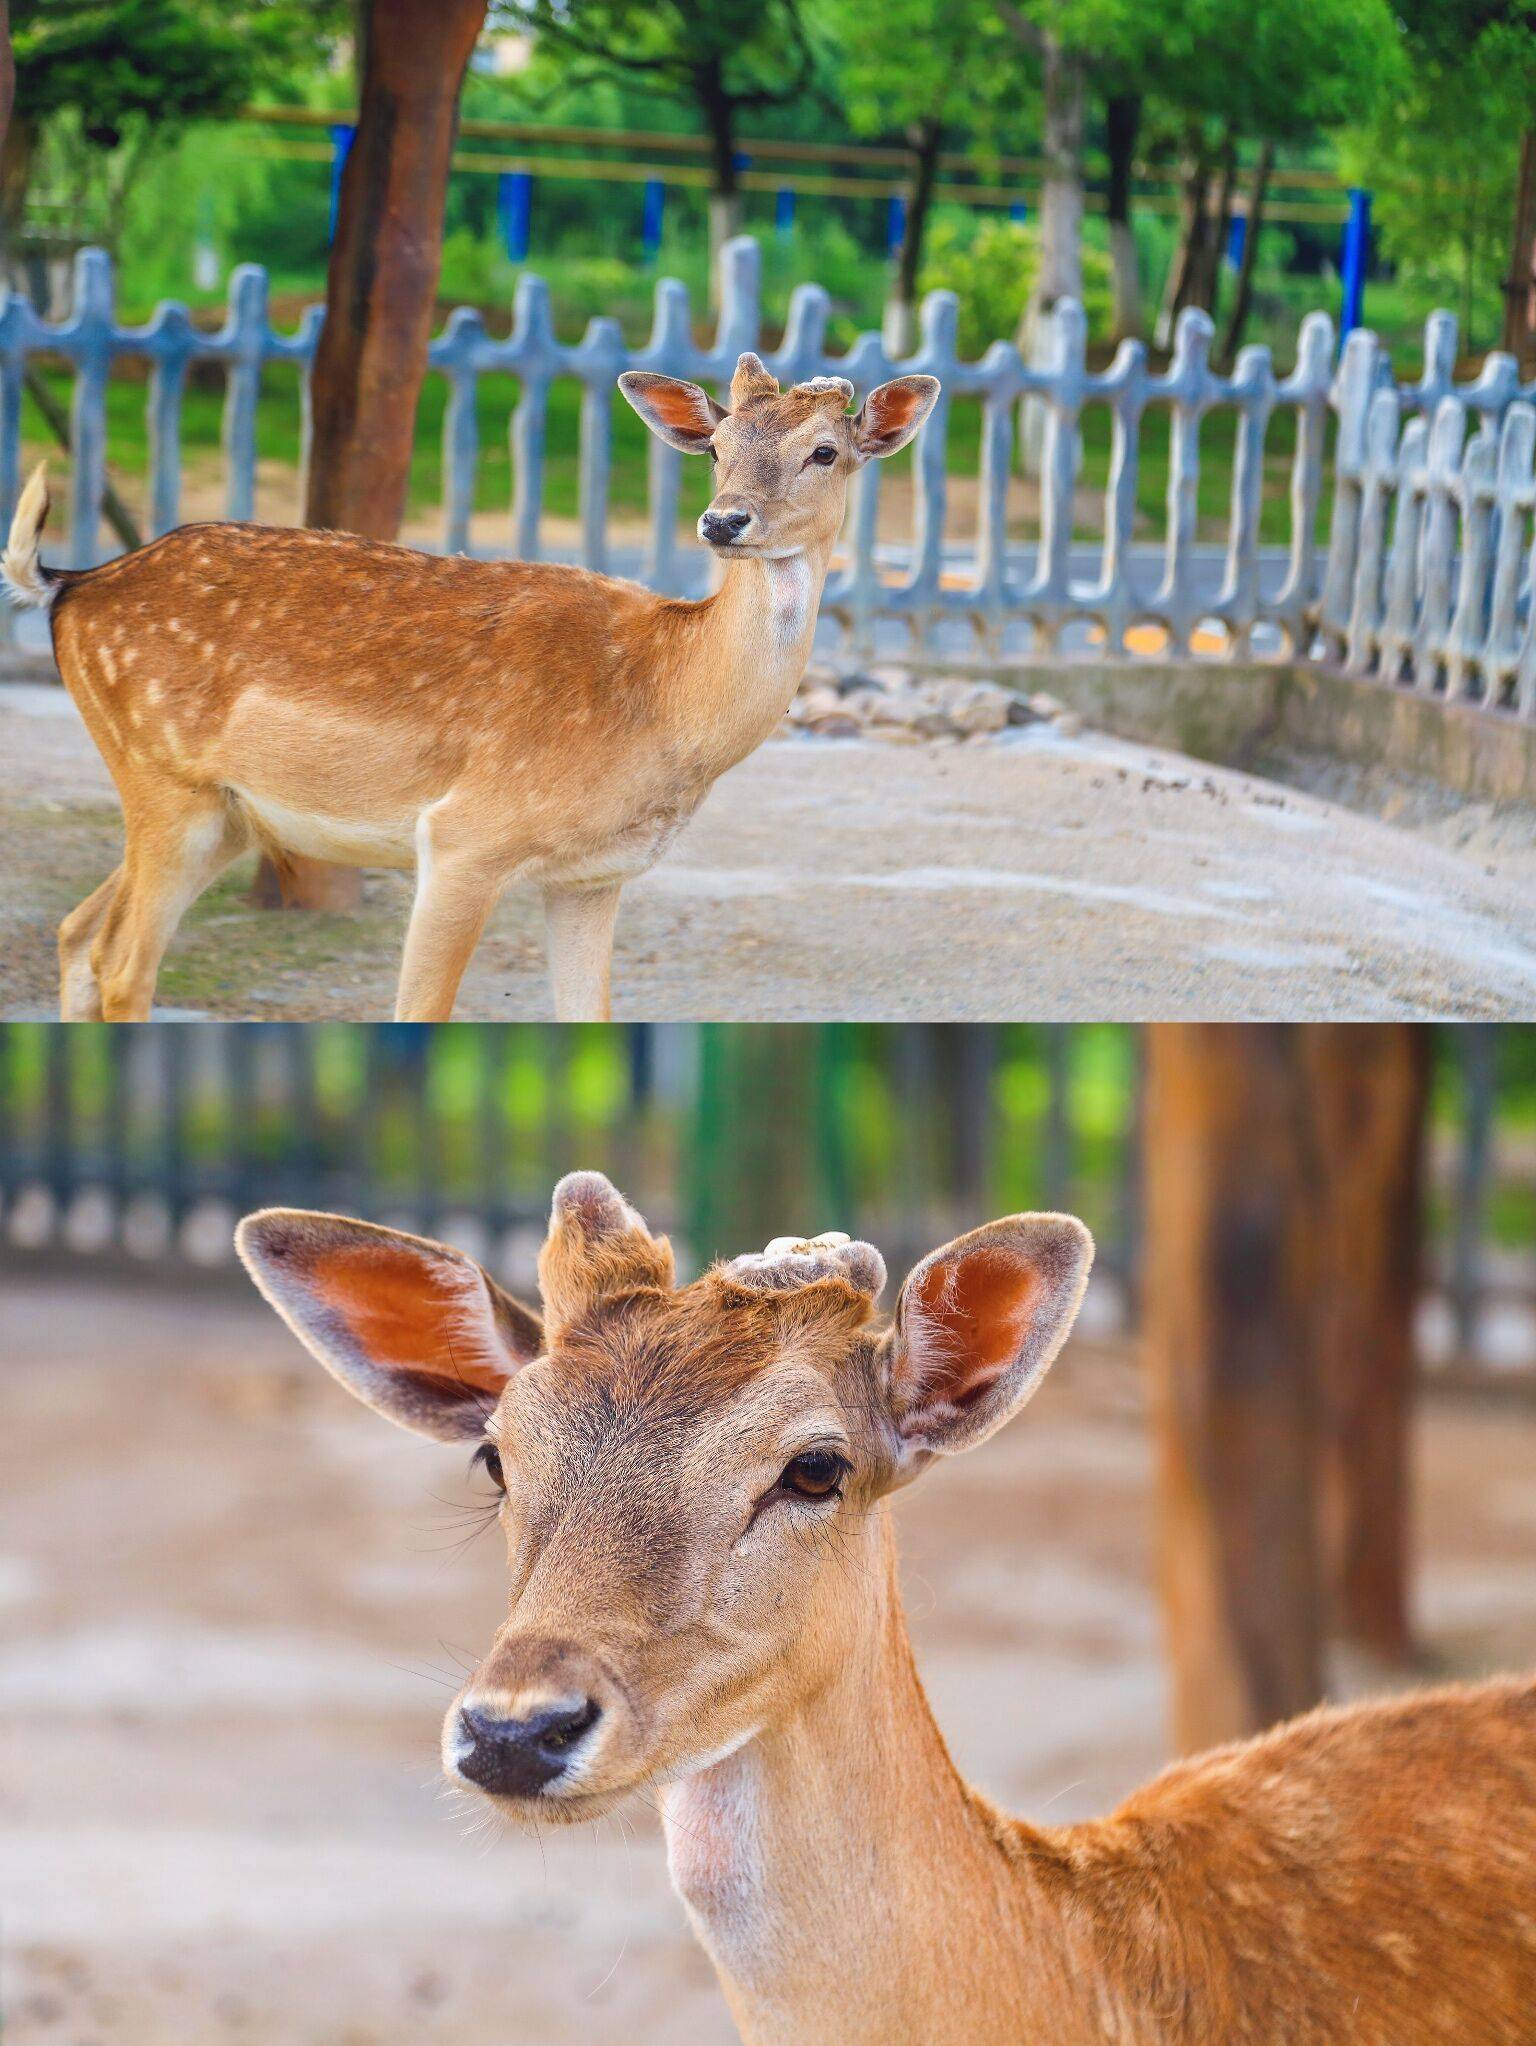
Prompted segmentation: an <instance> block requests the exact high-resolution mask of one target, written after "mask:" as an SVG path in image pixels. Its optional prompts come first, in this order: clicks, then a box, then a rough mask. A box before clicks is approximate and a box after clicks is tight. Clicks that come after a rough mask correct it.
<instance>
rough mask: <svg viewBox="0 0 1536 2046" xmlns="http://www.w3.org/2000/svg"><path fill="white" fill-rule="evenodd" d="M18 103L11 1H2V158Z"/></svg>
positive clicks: (0, 51) (0, 155) (0, 127)
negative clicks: (13, 111)
mask: <svg viewBox="0 0 1536 2046" xmlns="http://www.w3.org/2000/svg"><path fill="white" fill-rule="evenodd" d="M15 103H16V57H15V53H14V51H13V50H12V49H11V7H10V0H0V158H3V157H4V154H5V142H6V137H7V135H8V134H9V133H10V127H11V108H12V107H13V106H14V105H15Z"/></svg>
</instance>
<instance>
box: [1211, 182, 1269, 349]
mask: <svg viewBox="0 0 1536 2046" xmlns="http://www.w3.org/2000/svg"><path fill="white" fill-rule="evenodd" d="M1274 167H1275V147H1274V144H1273V143H1272V142H1266V143H1264V144H1263V145H1262V146H1261V147H1260V150H1259V160H1258V162H1257V163H1256V164H1255V165H1254V167H1253V182H1252V184H1251V185H1250V186H1249V187H1248V207H1247V213H1246V221H1247V225H1246V227H1245V228H1244V231H1243V256H1242V261H1241V262H1240V263H1239V264H1238V266H1237V288H1236V290H1235V292H1234V293H1233V298H1232V310H1231V312H1230V313H1228V315H1227V324H1226V326H1225V328H1224V329H1223V330H1222V336H1221V346H1220V348H1219V350H1218V351H1217V356H1216V360H1217V363H1218V365H1219V366H1220V368H1221V370H1222V373H1223V374H1224V375H1230V374H1231V371H1232V368H1233V366H1234V364H1235V363H1236V361H1237V351H1238V350H1239V348H1241V347H1242V345H1243V332H1244V329H1245V328H1246V327H1247V325H1248V315H1249V314H1250V313H1251V312H1252V310H1253V270H1254V265H1255V264H1256V263H1257V261H1258V259H1259V236H1260V234H1261V233H1262V232H1263V228H1264V202H1265V200H1266V199H1267V198H1268V196H1269V178H1270V173H1271V171H1272V170H1273V169H1274Z"/></svg>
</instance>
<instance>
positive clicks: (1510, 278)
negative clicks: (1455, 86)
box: [1500, 128, 1536, 365]
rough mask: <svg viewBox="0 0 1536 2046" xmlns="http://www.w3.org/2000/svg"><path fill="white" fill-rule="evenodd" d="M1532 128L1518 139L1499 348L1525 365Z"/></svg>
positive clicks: (1535, 154)
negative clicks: (1518, 160) (1502, 325)
mask: <svg viewBox="0 0 1536 2046" xmlns="http://www.w3.org/2000/svg"><path fill="white" fill-rule="evenodd" d="M1533 244H1536V128H1527V129H1526V131H1525V133H1524V135H1522V136H1521V138H1520V176H1519V179H1518V181H1517V183H1516V186H1515V213H1514V220H1513V223H1512V226H1511V229H1510V238H1509V272H1508V275H1507V276H1506V277H1505V279H1504V333H1503V338H1502V340H1501V342H1500V346H1501V347H1502V348H1504V349H1506V350H1507V351H1508V352H1509V354H1511V355H1512V356H1514V357H1515V359H1516V361H1517V362H1519V363H1521V364H1522V365H1523V364H1524V363H1525V361H1526V359H1527V357H1528V355H1529V352H1530V346H1531V297H1532V282H1533V275H1532V273H1533V255H1536V249H1533Z"/></svg>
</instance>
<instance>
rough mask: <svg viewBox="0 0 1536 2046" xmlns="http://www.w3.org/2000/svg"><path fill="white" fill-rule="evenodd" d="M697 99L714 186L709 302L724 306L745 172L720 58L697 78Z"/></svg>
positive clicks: (732, 100) (703, 67) (733, 103)
mask: <svg viewBox="0 0 1536 2046" xmlns="http://www.w3.org/2000/svg"><path fill="white" fill-rule="evenodd" d="M694 90H695V96H696V97H697V99H698V103H699V112H700V114H701V115H702V117H703V121H704V132H705V134H706V135H707V136H708V137H709V159H710V170H711V173H712V175H713V179H714V183H713V185H712V187H711V189H710V194H709V302H710V304H711V305H712V306H718V305H719V303H720V251H721V250H722V249H723V248H724V247H725V245H726V243H727V242H728V241H729V240H730V239H731V238H732V236H733V235H738V234H740V233H741V222H742V209H741V171H740V169H739V167H738V166H737V162H736V156H737V148H736V100H735V97H734V95H733V94H732V93H731V92H730V90H729V89H728V87H727V85H726V82H725V72H724V67H723V65H722V64H721V62H720V60H719V59H718V58H712V59H711V60H710V61H709V62H708V63H706V64H704V65H701V66H700V68H699V69H698V71H697V72H696V73H695V74H694Z"/></svg>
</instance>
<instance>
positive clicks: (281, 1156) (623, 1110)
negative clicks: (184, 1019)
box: [0, 1024, 1536, 1386]
mask: <svg viewBox="0 0 1536 2046" xmlns="http://www.w3.org/2000/svg"><path fill="white" fill-rule="evenodd" d="M1508 1041H1509V1040H1508V1039H1507V1038H1506V1037H1505V1036H1504V1035H1501V1033H1500V1032H1499V1031H1498V1030H1496V1029H1495V1028H1493V1027H1492V1026H1486V1025H1475V1024H1474V1025H1467V1026H1464V1027H1463V1028H1461V1029H1457V1030H1452V1031H1446V1032H1442V1033H1440V1034H1439V1036H1438V1038H1437V1045H1438V1057H1439V1062H1440V1064H1439V1084H1438V1086H1437V1095H1438V1098H1439V1099H1440V1102H1441V1109H1440V1112H1439V1113H1438V1115H1437V1118H1436V1123H1435V1126H1434V1131H1433V1144H1432V1154H1431V1155H1432V1166H1433V1170H1432V1175H1431V1185H1430V1192H1429V1210H1428V1236H1429V1250H1430V1256H1429V1271H1428V1273H1427V1284H1426V1288H1425V1292H1424V1296H1423V1301H1422V1313H1421V1317H1420V1336H1421V1354H1422V1356H1423V1359H1424V1361H1425V1364H1426V1366H1428V1367H1430V1368H1433V1369H1441V1370H1444V1369H1446V1368H1452V1369H1454V1370H1455V1372H1456V1373H1457V1374H1458V1375H1461V1376H1465V1377H1469V1378H1474V1379H1478V1380H1482V1381H1487V1380H1491V1379H1495V1378H1497V1379H1499V1380H1502V1381H1504V1382H1519V1383H1522V1384H1524V1385H1527V1386H1536V1253H1533V1250H1532V1241H1531V1234H1530V1229H1529V1225H1528V1219H1527V1218H1528V1217H1529V1215H1530V1214H1531V1213H1533V1212H1536V1133H1533V1130H1532V1128H1531V1127H1530V1126H1529V1123H1528V1122H1519V1121H1516V1120H1515V1119H1513V1118H1512V1116H1511V1114H1510V1104H1511V1101H1512V1098H1513V1095H1514V1093H1517V1092H1518V1090H1519V1088H1520V1087H1521V1086H1522V1085H1524V1084H1526V1082H1524V1081H1523V1080H1522V1078H1521V1072H1522V1071H1523V1068H1521V1069H1520V1070H1516V1068H1515V1065H1514V1063H1513V1062H1512V1061H1510V1060H1508V1059H1506V1058H1505V1057H1504V1055H1503V1052H1502V1050H1501V1047H1503V1046H1504V1045H1505V1044H1506V1043H1507V1042H1508ZM1138 1047H1139V1039H1138V1037H1137V1034H1136V1033H1135V1032H1134V1031H1132V1030H1130V1029H1129V1028H1126V1027H1123V1026H1110V1025H1106V1026H1103V1027H1094V1028H1092V1029H1088V1030H1083V1029H1066V1028H1063V1027H1061V1026H1059V1025H1029V1024H1009V1025H998V1026H979V1027H976V1028H972V1029H966V1030H955V1029H946V1028H944V1027H942V1026H931V1025H890V1026H872V1027H865V1026H857V1025H848V1024H834V1025H825V1026H821V1025H816V1026H798V1027H797V1026H764V1027H746V1028H738V1029H733V1030H719V1029H713V1030H712V1029H707V1028H700V1027H697V1026H694V1025H682V1024H674V1025H667V1024H663V1025H635V1026H631V1027H628V1028H623V1029H618V1028H608V1029H598V1028H594V1029H591V1030H588V1031H581V1032H573V1031H569V1030H548V1029H542V1028H539V1027H538V1026H534V1025H522V1024H498V1025H491V1026H488V1027H487V1026H480V1025H473V1024H462V1025H455V1026H447V1027H443V1028H437V1029H433V1028H414V1027H411V1026H404V1027H398V1026H390V1025H382V1026H376V1027H372V1028H370V1027H368V1026H363V1025H356V1024H317V1025H307V1026H299V1025H292V1024H261V1025H257V1024H244V1025H208V1026H206V1027H205V1028H203V1029H200V1030H193V1031H189V1030H185V1029H182V1028H181V1027H179V1026H177V1025H174V1024H169V1025H167V1024H151V1025H147V1026H146V1027H145V1028H143V1029H142V1030H137V1031H122V1030H113V1029H111V1028H109V1027H104V1026H103V1027H95V1028H92V1027H90V1026H81V1027H80V1028H78V1029H75V1030H59V1029H56V1028H49V1027H47V1026H44V1025H34V1024H4V1025H0V1261H4V1262H6V1263H9V1264H11V1265H12V1266H14V1264H15V1262H16V1260H17V1259H18V1258H21V1259H33V1258H37V1257H42V1256H46V1257H48V1258H50V1259H55V1260H56V1259H58V1258H61V1257H62V1258H67V1259H71V1260H75V1261H77V1262H79V1263H80V1264H81V1265H82V1266H90V1265H93V1264H94V1265H97V1266H102V1267H108V1268H110V1267H112V1266H114V1265H121V1264H122V1263H124V1262H125V1261H126V1262H129V1263H132V1264H134V1265H136V1266H138V1267H140V1268H143V1269H146V1270H150V1271H154V1270H161V1271H165V1272H179V1271H184V1270H185V1269H186V1267H187V1264H188V1262H189V1261H190V1262H191V1263H194V1264H206V1265H210V1266H213V1267H216V1268H217V1267H222V1268H224V1269H225V1270H227V1271H230V1272H233V1269H234V1267H233V1262H232V1245H231V1231H232V1229H233V1226H234V1222H235V1220H236V1219H237V1217H238V1216H239V1215H240V1214H242V1213H244V1212H246V1211H247V1210H249V1209H251V1208H255V1207H260V1206H264V1205H268V1204H277V1205H289V1206H296V1207H319V1208H338V1209H342V1210H345V1211H348V1212H351V1213H354V1214H360V1215H365V1216H369V1217H372V1218H374V1219H375V1220H381V1221H388V1222H392V1223H394V1224H396V1225H397V1226H403V1227H405V1228H410V1229H416V1230H421V1231H424V1232H427V1233H432V1234H441V1235H444V1236H447V1237H449V1238H451V1239H452V1240H453V1241H455V1242H458V1243H460V1244H461V1245H462V1246H463V1247H464V1248H465V1249H467V1250H469V1251H471V1252H472V1253H473V1254H475V1255H477V1256H479V1257H481V1258H483V1259H484V1260H485V1261H486V1262H487V1263H488V1264H490V1265H491V1266H492V1268H493V1269H495V1270H497V1271H498V1272H499V1273H500V1274H501V1275H502V1276H503V1277H504V1278H506V1279H507V1281H508V1282H509V1283H511V1284H514V1285H516V1286H519V1287H523V1288H527V1287H530V1286H532V1284H533V1283H534V1273H533V1265H534V1259H535V1257H536V1255H537V1250H538V1246H539V1243H540V1241H541V1240H542V1236H543V1229H544V1222H545V1217H546V1215H547V1212H548V1201H549V1193H550V1189H551V1187H552V1186H553V1184H554V1182H555V1181H556V1179H558V1178H559V1177H560V1176H561V1175H562V1174H563V1173H565V1172H568V1171H570V1170H572V1169H573V1168H575V1167H595V1168H597V1169H598V1170H601V1171H605V1172H607V1173H609V1174H610V1175H611V1177H612V1178H613V1179H614V1180H615V1181H616V1182H617V1183H618V1184H619V1185H620V1186H622V1187H623V1188H624V1189H625V1191H626V1192H627V1193H629V1194H630V1195H631V1197H632V1198H633V1199H634V1200H635V1201H636V1202H637V1203H638V1205H639V1206H640V1208H641V1209H642V1211H643V1212H644V1213H645V1214H646V1215H647V1217H648V1218H649V1219H650V1220H651V1222H652V1223H653V1224H654V1225H655V1226H657V1227H659V1228H664V1229H667V1230H669V1231H670V1232H672V1234H673V1236H674V1239H675V1241H676V1242H677V1245H678V1248H679V1252H680V1260H681V1262H682V1264H683V1267H684V1269H685V1270H697V1269H698V1268H699V1266H700V1265H701V1264H703V1263H704V1262H706V1261H707V1260H708V1259H710V1258H712V1257H714V1256H717V1255H734V1254H736V1253H737V1252H740V1251H741V1250H743V1249H747V1248H751V1247H755V1246H756V1245H758V1244H761V1243H763V1242H766V1241H767V1240H768V1239H769V1238H770V1237H772V1236H776V1235H781V1234H783V1233H784V1232H785V1231H786V1230H795V1229H805V1230H807V1231H811V1230H819V1229H824V1228H833V1227H836V1228H842V1229H847V1230H849V1231H850V1232H852V1233H854V1234H858V1235H863V1236H867V1237H868V1238H869V1239H870V1240H872V1241H873V1242H875V1243H877V1244H878V1245H879V1246H880V1248H881V1249H882V1251H883V1252H884V1253H885V1255H886V1259H887V1262H888V1264H889V1266H890V1268H891V1271H892V1274H893V1278H899V1276H900V1274H901V1272H903V1271H904V1270H906V1269H907V1268H908V1267H910V1266H911V1265H912V1264H913V1263H915V1262H916V1260H917V1259H918V1258H919V1257H921V1256H923V1255H924V1254H925V1253H926V1252H927V1251H928V1250H930V1249H932V1248H933V1246H934V1245H935V1244H937V1243H940V1242H942V1241H944V1240H945V1239H946V1238H947V1237H949V1236H952V1235H955V1234H957V1233H958V1232H959V1231H961V1230H964V1229H969V1228H973V1227H975V1226H976V1224H977V1223H979V1222H981V1221H983V1220H985V1219H986V1218H988V1217H990V1216H992V1215H997V1214H1006V1213H1009V1212H1012V1211H1016V1210H1019V1209H1024V1208H1031V1207H1053V1208H1067V1209H1070V1210H1072V1211H1074V1212H1076V1213H1078V1214H1081V1215H1082V1216H1084V1218H1085V1219H1086V1220H1087V1221H1088V1223H1089V1225H1090V1226H1091V1227H1092V1229H1093V1231H1094V1234H1095V1237H1096V1238H1097V1240H1098V1246H1099V1249H1098V1259H1097V1264H1096V1268H1095V1269H1096V1271H1097V1273H1098V1275H1099V1284H1098V1286H1097V1289H1096V1292H1095V1305H1094V1317H1093V1325H1094V1326H1095V1327H1098V1328H1101V1329H1102V1328H1104V1327H1106V1326H1112V1325H1118V1326H1119V1327H1120V1328H1122V1329H1125V1328H1129V1327H1132V1326H1134V1322H1135V1298H1136V1290H1137V1267H1138V1261H1139V1254H1140V1207H1141V1199H1140V1146H1139V1138H1138V1121H1139V1117H1138V1113H1137V1101H1138V1095H1139V1050H1138ZM1501 1069H1502V1070H1501ZM3 1286H4V1275H3V1272H0V1291H3ZM0 1350H3V1344H0Z"/></svg>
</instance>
